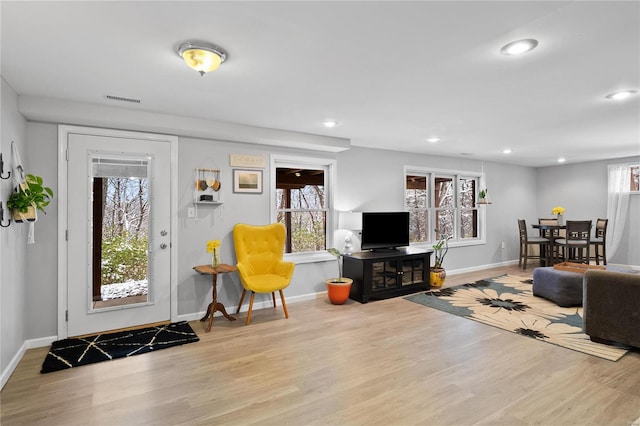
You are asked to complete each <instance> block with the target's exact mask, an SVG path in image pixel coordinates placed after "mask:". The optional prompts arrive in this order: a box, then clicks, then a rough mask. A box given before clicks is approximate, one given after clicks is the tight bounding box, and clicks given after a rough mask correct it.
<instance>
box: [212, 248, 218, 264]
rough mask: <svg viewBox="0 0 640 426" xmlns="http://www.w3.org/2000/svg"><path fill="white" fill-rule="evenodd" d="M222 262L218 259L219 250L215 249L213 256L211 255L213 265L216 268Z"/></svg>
mask: <svg viewBox="0 0 640 426" xmlns="http://www.w3.org/2000/svg"><path fill="white" fill-rule="evenodd" d="M219 264H220V260H219V259H218V250H216V249H213V256H211V267H213V268H215V267H216V266H218V265H219Z"/></svg>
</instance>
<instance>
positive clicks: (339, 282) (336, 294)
mask: <svg viewBox="0 0 640 426" xmlns="http://www.w3.org/2000/svg"><path fill="white" fill-rule="evenodd" d="M327 251H328V252H329V253H330V254H332V255H333V256H335V258H336V261H337V262H338V278H329V279H327V280H325V284H326V286H327V296H328V297H329V301H330V302H331V303H333V304H334V305H342V304H344V303H345V302H346V301H347V299H348V298H349V293H350V292H351V284H353V280H352V279H351V278H346V277H343V276H342V267H341V266H340V256H342V254H340V252H339V251H338V250H337V249H335V248H330V249H327Z"/></svg>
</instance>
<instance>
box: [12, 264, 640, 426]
mask: <svg viewBox="0 0 640 426" xmlns="http://www.w3.org/2000/svg"><path fill="white" fill-rule="evenodd" d="M532 269H533V268H531V267H530V268H529V269H528V270H527V271H526V272H522V271H520V270H518V268H517V267H508V268H496V269H492V270H486V271H482V272H475V273H472V274H465V275H457V276H450V277H448V278H447V280H448V282H447V286H451V285H456V284H460V283H465V282H471V281H474V280H477V279H482V278H489V277H493V276H497V275H501V274H502V273H512V274H516V275H521V276H529V277H530V276H531V272H532ZM288 307H289V313H290V318H289V319H284V317H283V314H282V309H281V308H280V306H279V307H278V309H276V310H273V309H264V310H260V311H256V312H254V315H253V320H252V323H251V325H250V326H245V325H244V321H243V320H240V321H234V322H229V321H227V320H225V319H224V318H221V317H216V319H215V320H214V325H213V328H212V330H211V332H210V333H204V331H203V323H200V322H198V321H194V322H193V323H191V325H192V326H193V328H194V330H196V332H197V333H198V335H199V336H200V339H201V340H200V342H198V343H194V344H189V345H185V346H180V347H176V348H170V349H166V350H162V351H158V352H156V353H149V354H145V355H140V356H135V357H132V358H128V359H119V360H115V361H109V362H103V363H99V364H93V365H89V366H85V367H79V368H73V369H70V370H65V371H60V372H55V373H50V374H40V373H39V371H40V367H41V365H42V361H43V359H44V357H45V354H46V352H47V350H48V348H40V349H32V350H29V351H28V352H27V353H26V355H25V356H24V358H23V360H22V361H21V362H20V365H19V366H18V368H17V370H16V371H15V372H14V374H13V376H12V377H11V378H10V379H9V381H8V383H7V384H6V386H5V388H4V389H3V391H2V393H1V398H2V399H1V404H2V407H1V409H2V414H1V418H0V423H1V424H2V425H3V426H6V425H33V424H46V425H76V424H77V425H131V424H154V425H227V424H229V425H249V424H261V425H284V424H288V425H321V424H334V425H414V424H420V425H472V424H481V425H497V424H499V425H533V424H537V425H539V424H543V425H570V424H579V425H629V424H631V422H633V421H634V420H635V419H636V418H638V417H640V353H638V352H633V353H629V354H627V355H625V356H624V357H623V358H622V359H621V360H620V361H618V362H611V361H606V360H603V359H599V358H596V357H593V356H589V355H585V354H582V353H578V352H574V351H571V350H568V349H564V348H560V347H557V346H554V345H551V344H547V343H543V342H539V341H535V340H533V339H528V338H526V337H522V336H518V335H515V334H512V333H509V332H506V331H502V330H499V329H496V328H493V327H490V326H487V325H483V324H480V323H477V322H474V321H471V320H467V319H464V318H460V317H456V316H454V315H450V314H446V313H443V312H440V311H437V310H434V309H430V308H427V307H424V306H421V305H418V304H415V303H412V302H408V301H406V300H404V299H403V298H401V297H400V298H395V299H388V300H382V301H373V302H370V303H368V304H360V303H358V302H353V301H349V302H347V304H346V305H342V306H334V305H331V304H330V303H328V301H326V300H325V298H317V299H315V300H311V301H305V302H301V303H292V304H290V305H289V306H288ZM245 315H246V313H241V314H240V315H239V316H240V318H241V319H243V318H244V316H245Z"/></svg>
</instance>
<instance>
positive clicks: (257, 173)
mask: <svg viewBox="0 0 640 426" xmlns="http://www.w3.org/2000/svg"><path fill="white" fill-rule="evenodd" d="M233 192H239V193H248V194H262V170H242V169H233Z"/></svg>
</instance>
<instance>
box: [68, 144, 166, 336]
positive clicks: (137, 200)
mask: <svg viewBox="0 0 640 426" xmlns="http://www.w3.org/2000/svg"><path fill="white" fill-rule="evenodd" d="M67 158H68V164H67V194H68V195H67V196H68V203H67V229H68V236H67V238H68V242H67V318H68V319H67V336H78V335H83V334H89V333H96V332H101V331H108V330H115V329H121V328H126V327H132V326H137V325H142V324H149V323H154V322H160V321H167V320H170V318H171V303H170V301H171V270H170V269H171V242H170V236H171V229H170V226H171V215H170V213H171V182H170V178H171V173H170V170H171V144H170V143H169V142H167V141H155V140H148V139H144V138H141V139H136V138H135V136H133V137H112V136H100V135H89V134H75V133H69V134H68V137H67ZM107 288H115V289H118V290H117V291H108V292H106V291H104V289H107ZM122 289H124V290H122ZM127 291H133V292H134V293H135V294H127ZM136 292H137V293H136Z"/></svg>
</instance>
